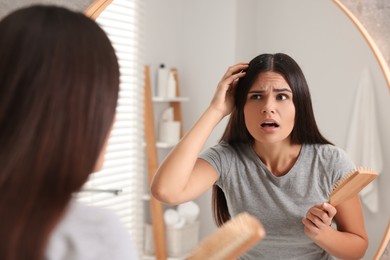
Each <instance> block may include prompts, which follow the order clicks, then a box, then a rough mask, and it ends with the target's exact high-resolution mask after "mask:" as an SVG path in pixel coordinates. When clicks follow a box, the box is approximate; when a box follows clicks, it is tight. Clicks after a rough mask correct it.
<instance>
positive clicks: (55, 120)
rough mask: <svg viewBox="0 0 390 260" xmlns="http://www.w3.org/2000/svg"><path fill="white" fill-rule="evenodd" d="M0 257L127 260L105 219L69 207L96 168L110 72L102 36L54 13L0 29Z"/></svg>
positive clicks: (30, 11) (127, 251) (113, 82)
mask: <svg viewBox="0 0 390 260" xmlns="http://www.w3.org/2000/svg"><path fill="white" fill-rule="evenodd" d="M0 86H1V87H0V129H1V131H0V161H1V166H2V167H1V170H0V190H1V196H0V219H1V221H0V239H1V243H0V259H4V260H13V259H35V260H41V259H50V260H51V259H136V257H135V254H134V251H133V249H132V248H131V240H130V237H129V234H128V232H127V231H126V230H125V228H124V227H123V225H122V224H121V223H120V221H119V219H118V218H117V217H116V216H115V215H114V214H113V213H111V212H107V211H105V210H102V209H97V208H92V207H87V206H84V205H81V204H79V203H76V202H74V201H73V200H72V194H74V193H75V192H77V191H79V190H80V188H81V187H82V186H83V184H84V183H85V182H86V181H87V179H88V176H89V174H90V173H91V172H93V171H97V170H99V169H100V168H101V166H102V159H103V155H104V150H105V146H106V144H107V139H108V136H109V133H110V130H111V128H112V125H113V121H114V116H115V110H116V104H117V98H118V90H119V68H118V62H117V59H116V56H115V52H114V49H113V47H112V46H111V43H110V41H109V39H108V38H107V36H106V35H105V33H104V31H103V30H102V29H100V27H99V26H98V25H97V24H96V23H95V22H94V21H92V20H90V19H89V18H87V17H85V16H84V15H83V14H82V13H77V12H73V11H69V10H67V9H65V8H61V7H55V6H31V7H28V8H24V9H20V10H17V11H15V12H13V13H11V14H9V15H8V16H7V17H5V18H4V19H3V20H2V21H1V22H0Z"/></svg>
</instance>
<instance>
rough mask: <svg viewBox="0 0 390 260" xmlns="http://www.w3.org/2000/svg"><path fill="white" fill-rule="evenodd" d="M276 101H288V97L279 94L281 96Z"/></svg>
mask: <svg viewBox="0 0 390 260" xmlns="http://www.w3.org/2000/svg"><path fill="white" fill-rule="evenodd" d="M276 99H277V100H286V99H288V96H287V95H285V94H279V95H277V97H276Z"/></svg>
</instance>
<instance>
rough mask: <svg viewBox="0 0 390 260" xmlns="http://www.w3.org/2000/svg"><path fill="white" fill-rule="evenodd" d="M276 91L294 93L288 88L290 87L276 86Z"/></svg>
mask: <svg viewBox="0 0 390 260" xmlns="http://www.w3.org/2000/svg"><path fill="white" fill-rule="evenodd" d="M273 91H274V92H286V91H287V92H290V93H292V91H291V89H288V88H275V89H273Z"/></svg>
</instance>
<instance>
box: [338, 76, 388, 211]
mask: <svg viewBox="0 0 390 260" xmlns="http://www.w3.org/2000/svg"><path fill="white" fill-rule="evenodd" d="M374 92H375V90H374V85H373V80H372V78H371V74H370V71H369V69H368V68H365V69H364V70H363V71H362V74H361V77H360V81H359V85H358V88H357V92H356V97H355V101H354V102H355V103H354V106H353V110H352V117H351V124H350V127H349V131H348V137H347V144H346V152H347V153H348V154H349V155H350V156H351V158H352V160H354V162H355V163H356V165H357V166H362V167H367V168H370V169H372V170H374V171H376V172H378V173H380V172H381V171H382V167H383V158H382V157H383V156H382V149H381V142H380V138H379V131H378V125H377V116H378V115H377V113H376V107H375V106H376V101H375V93H374ZM377 187H378V183H377V180H374V181H373V182H372V183H370V184H369V185H368V186H367V187H366V188H364V189H363V190H362V192H361V193H360V195H361V198H362V201H363V203H364V204H365V205H366V206H367V208H368V209H370V210H371V211H372V212H378V188H377Z"/></svg>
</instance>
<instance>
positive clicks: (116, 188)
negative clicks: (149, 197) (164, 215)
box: [78, 0, 145, 253]
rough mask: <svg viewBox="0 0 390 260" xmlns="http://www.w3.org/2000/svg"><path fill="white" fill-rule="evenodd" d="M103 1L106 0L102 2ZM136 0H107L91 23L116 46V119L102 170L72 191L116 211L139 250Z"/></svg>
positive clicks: (139, 113) (140, 156) (139, 120)
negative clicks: (102, 31)
mask: <svg viewBox="0 0 390 260" xmlns="http://www.w3.org/2000/svg"><path fill="white" fill-rule="evenodd" d="M106 2H107V1H106ZM140 9H141V7H140V1H139V0H113V1H112V2H111V4H110V5H108V6H107V7H106V9H105V10H104V11H103V12H102V13H101V14H100V16H99V17H98V18H97V19H96V22H97V23H98V24H99V25H101V27H102V28H103V29H104V31H105V32H106V33H107V35H108V37H109V38H110V39H111V42H112V44H113V46H114V49H115V51H116V54H117V57H118V61H119V66H120V74H121V76H120V92H119V100H118V106H117V114H116V121H115V123H114V128H113V131H112V134H111V137H110V140H109V144H108V148H107V154H106V157H105V161H104V166H103V169H102V171H100V172H97V173H94V174H92V175H91V176H90V179H89V181H88V182H87V183H86V185H85V186H84V188H83V191H82V192H80V194H78V199H79V200H80V201H82V202H84V203H86V204H90V205H95V206H100V207H104V208H108V209H111V210H113V211H114V212H116V213H117V215H118V216H119V217H120V218H121V220H122V221H123V223H124V224H125V225H126V227H127V228H128V230H129V232H130V234H131V236H132V239H133V242H134V244H135V245H136V246H137V250H138V252H140V253H141V252H142V251H143V250H142V243H143V226H144V225H143V223H144V213H143V211H144V208H143V207H144V204H143V201H142V197H143V194H144V183H145V180H144V179H145V170H144V168H145V164H144V157H145V153H144V147H143V136H144V132H143V130H144V125H143V122H144V121H143V111H144V102H143V97H144V86H143V85H144V79H143V66H141V65H140V64H142V62H141V61H140V59H141V55H140V53H141V50H140V39H139V28H140V20H141V18H140V14H141V11H140Z"/></svg>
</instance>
